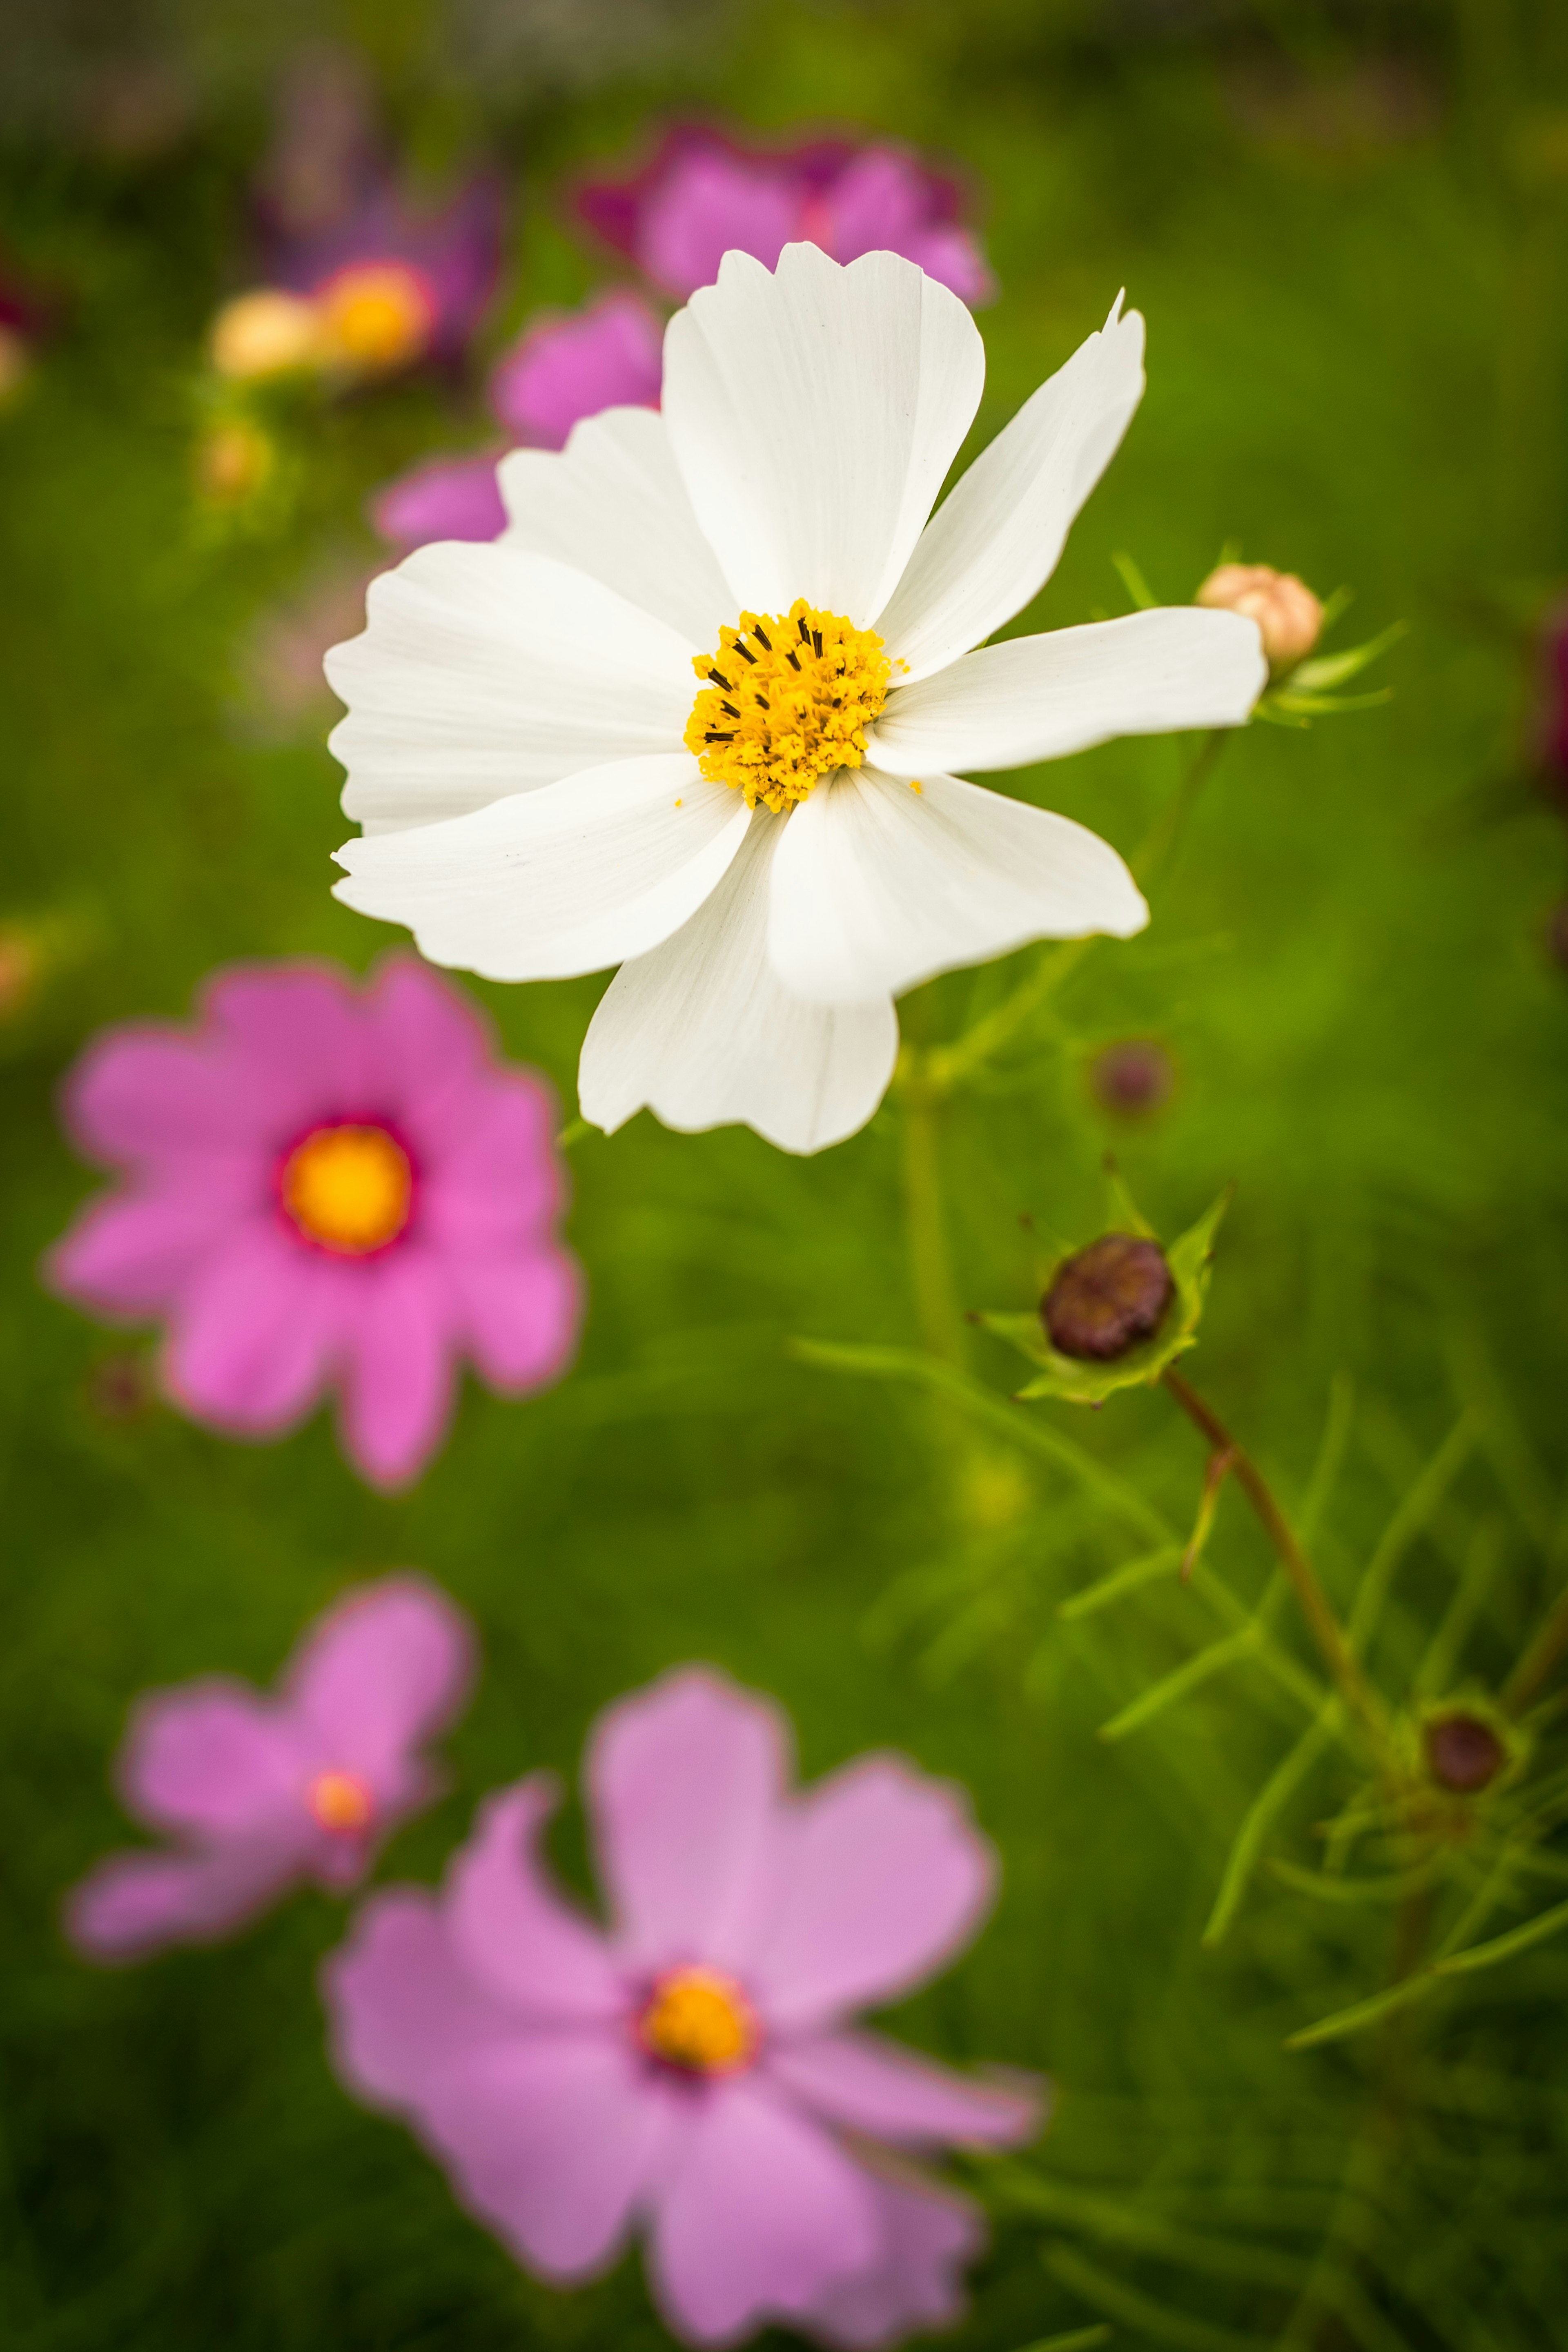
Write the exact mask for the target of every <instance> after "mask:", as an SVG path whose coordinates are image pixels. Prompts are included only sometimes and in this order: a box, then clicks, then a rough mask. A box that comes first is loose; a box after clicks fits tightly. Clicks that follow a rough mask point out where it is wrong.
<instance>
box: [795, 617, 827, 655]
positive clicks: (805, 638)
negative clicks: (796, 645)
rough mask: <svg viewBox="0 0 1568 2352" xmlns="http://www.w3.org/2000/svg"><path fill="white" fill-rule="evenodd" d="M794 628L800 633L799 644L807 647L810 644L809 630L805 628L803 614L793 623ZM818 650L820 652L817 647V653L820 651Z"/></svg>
mask: <svg viewBox="0 0 1568 2352" xmlns="http://www.w3.org/2000/svg"><path fill="white" fill-rule="evenodd" d="M795 627H796V628H797V629H798V630H799V631H800V641H801V644H802V645H803V646H808V645H810V643H811V631H810V630H809V629H808V628H807V627H806V625H805V614H804V613H803V614H801V616H800V618H799V620H798V621H797V622H796V623H795ZM820 650H821V648H820V647H818V651H820Z"/></svg>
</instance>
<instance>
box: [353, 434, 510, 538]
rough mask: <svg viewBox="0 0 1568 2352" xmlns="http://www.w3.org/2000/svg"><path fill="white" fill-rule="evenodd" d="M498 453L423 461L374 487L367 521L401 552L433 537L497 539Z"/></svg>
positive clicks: (500, 517)
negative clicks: (389, 480) (393, 478)
mask: <svg viewBox="0 0 1568 2352" xmlns="http://www.w3.org/2000/svg"><path fill="white" fill-rule="evenodd" d="M499 456H500V452H499V451H497V450H491V451H489V453H488V454H486V455H482V456H479V457H431V458H428V459H426V463H425V464H424V465H422V466H416V467H413V469H412V470H411V471H410V472H408V473H406V474H399V475H398V477H397V478H396V480H395V481H391V482H388V483H387V484H386V485H385V487H384V488H383V489H379V490H377V492H376V494H375V496H374V499H372V500H371V504H370V519H371V521H372V522H373V523H374V526H375V528H376V530H378V531H379V532H380V534H381V536H382V538H383V539H384V540H385V541H387V543H388V545H389V546H392V547H395V548H399V549H401V550H403V551H405V553H411V552H412V551H413V550H414V549H415V548H416V547H428V546H429V545H430V544H431V542H432V541H435V540H437V539H499V538H500V534H501V532H502V531H503V530H505V529H506V509H505V507H504V506H503V505H502V504H501V495H500V484H499V483H498V482H497V480H496V460H497V457H499Z"/></svg>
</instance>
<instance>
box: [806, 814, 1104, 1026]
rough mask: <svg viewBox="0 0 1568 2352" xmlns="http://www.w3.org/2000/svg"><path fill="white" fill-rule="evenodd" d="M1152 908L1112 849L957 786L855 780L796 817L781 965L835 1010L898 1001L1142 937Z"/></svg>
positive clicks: (1084, 832)
mask: <svg viewBox="0 0 1568 2352" xmlns="http://www.w3.org/2000/svg"><path fill="white" fill-rule="evenodd" d="M1148 919H1149V909H1148V908H1147V907H1146V906H1145V905H1144V903H1143V899H1142V895H1141V893H1140V891H1139V889H1138V886H1137V884H1136V883H1135V882H1134V881H1133V879H1132V877H1131V874H1130V873H1129V872H1128V870H1127V867H1126V866H1125V865H1124V864H1123V863H1122V861H1121V857H1120V856H1118V855H1117V853H1116V851H1115V850H1114V849H1112V848H1111V846H1110V843H1109V842H1106V841H1101V840H1100V836H1099V835H1098V834H1093V833H1090V832H1089V830H1088V828H1087V827H1086V826H1084V825H1081V824H1073V823H1072V821H1071V819H1070V818H1068V817H1065V816H1058V815H1055V814H1052V813H1051V812H1050V811H1049V810H1047V809H1037V808H1031V807H1030V806H1029V805H1028V804H1027V803H1025V802H1023V801H1015V800H1009V799H1008V798H1007V797H1006V796H1005V794H1004V793H997V792H992V791H987V790H986V789H985V788H984V786H982V785H978V784H969V783H964V782H962V781H961V780H960V779H959V778H957V777H955V776H947V775H941V774H931V775H927V776H925V777H922V779H921V788H920V790H919V791H918V792H916V791H915V790H914V789H913V787H912V786H911V785H910V782H908V781H907V780H906V779H903V778H900V777H894V776H888V775H883V774H880V773H879V772H878V771H877V770H875V769H870V768H861V769H858V770H850V769H843V770H841V771H840V772H839V773H838V774H837V776H835V777H834V778H832V779H831V781H830V782H826V783H822V784H818V786H817V787H816V791H815V792H814V793H812V795H811V797H810V799H809V800H808V801H806V802H805V803H803V804H802V806H801V807H800V808H799V809H797V810H796V811H795V814H794V815H793V816H792V817H791V819H790V821H789V828H788V831H787V832H786V834H785V835H784V840H783V842H782V843H781V844H780V846H779V851H778V855H777V856H776V858H775V859H774V861H773V891H772V905H771V909H770V917H769V924H768V959H769V961H770V962H771V963H772V965H773V970H774V971H776V972H777V973H778V975H779V977H780V979H781V980H782V981H783V982H784V985H785V986H786V987H788V988H789V989H791V990H792V991H793V992H795V994H796V995H799V996H803V997H807V998H810V999H811V1000H813V1001H814V1002H817V1003H827V1004H847V1003H861V1002H865V1001H872V1000H875V999H877V998H878V997H880V996H884V995H887V994H889V993H893V994H897V993H898V992H900V991H902V990H904V989H906V988H913V987H914V986H915V985H916V984H917V982H921V981H923V980H930V979H931V977H932V976H933V974H935V973H937V972H939V971H954V970H956V969H957V968H959V967H960V966H962V965H964V964H972V963H980V962H984V961H986V960H987V959H988V958H990V957H992V956H996V955H1004V954H1005V953H1006V952H1007V950H1009V949H1012V948H1016V947H1022V946H1024V945H1025V944H1026V941H1028V940H1038V939H1077V938H1080V937H1081V936H1082V935H1083V934H1084V933H1086V932H1089V931H1105V932H1109V933H1110V934H1111V935H1112V936H1114V937H1116V938H1118V939H1124V938H1126V937H1127V936H1128V935H1129V934H1130V933H1131V932H1133V931H1137V930H1141V929H1142V927H1143V925H1144V924H1145V923H1146V922H1147V921H1148Z"/></svg>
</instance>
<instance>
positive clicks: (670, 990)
mask: <svg viewBox="0 0 1568 2352" xmlns="http://www.w3.org/2000/svg"><path fill="white" fill-rule="evenodd" d="M794 823H795V818H793V817H789V818H784V817H775V816H771V815H769V814H768V813H767V812H766V811H765V810H763V809H759V810H758V811H757V814H756V816H755V818H754V820H753V822H752V829H751V832H750V833H749V834H748V835H747V836H746V841H745V846H744V848H743V849H742V853H741V855H740V856H739V857H737V858H736V860H735V862H734V864H733V865H732V866H731V868H730V870H729V872H728V874H726V876H725V877H724V879H723V881H722V882H721V884H720V885H719V887H718V888H717V889H716V890H715V891H714V893H713V896H712V897H711V898H710V899H709V900H708V901H707V903H706V905H705V906H704V907H703V908H701V910H700V913H698V914H696V915H694V916H693V917H692V919H691V920H690V922H689V923H688V924H687V926H686V929H684V930H683V931H678V932H677V933H676V935H675V937H674V938H673V939H671V940H666V942H665V944H664V945H663V947H661V948H656V949H655V950H654V951H653V953H652V954H651V955H646V956H641V957H639V958H638V959H637V961H636V962H635V963H628V964H625V965H623V967H622V969H621V970H620V971H618V972H617V973H616V977H615V979H614V980H613V981H612V982H610V985H609V987H608V989H607V990H606V991H605V994H604V996H603V997H602V999H601V1000H600V1003H599V1009H598V1011H597V1012H596V1013H595V1015H594V1018H593V1020H592V1022H591V1023H590V1024H589V1027H588V1034H587V1036H586V1037H585V1038H584V1041H583V1061H582V1066H581V1068H580V1070H579V1071H578V1075H577V1090H578V1095H579V1097H580V1099H581V1102H582V1107H583V1116H584V1118H588V1119H592V1120H593V1122H594V1125H595V1127H602V1128H604V1129H605V1132H606V1133H609V1134H613V1133H614V1131H615V1129H616V1128H617V1127H620V1126H621V1125H623V1124H624V1122H625V1121H626V1119H628V1118H630V1117H631V1116H632V1113H633V1112H634V1111H637V1110H641V1109H642V1108H644V1106H645V1105H646V1106H647V1108H648V1109H649V1110H651V1111H652V1112H654V1114H655V1115H656V1117H658V1118H661V1119H662V1120H663V1121H664V1123H665V1125H666V1127H674V1128H679V1129H682V1130H683V1131H684V1132H685V1133H687V1134H692V1133H695V1132H697V1131H698V1130H699V1129H703V1128H709V1127H724V1126H728V1125H730V1124H731V1123H732V1122H737V1121H739V1122H741V1123H742V1124H744V1125H745V1126H747V1127H754V1128H755V1129H756V1130H757V1133H758V1134H759V1135H763V1136H765V1137H766V1138H767V1139H768V1141H769V1142H770V1143H776V1144H777V1145H778V1146H779V1147H780V1149H781V1150H784V1151H821V1150H823V1149H824V1148H825V1147H826V1145H827V1144H830V1143H838V1142H841V1141H842V1139H844V1137H845V1136H847V1135H853V1134H854V1133H855V1131H856V1129H857V1128H861V1127H864V1126H865V1124H866V1121H867V1120H868V1118H870V1116H871V1114H872V1112H873V1111H874V1110H875V1109H876V1108H877V1105H878V1104H879V1102H880V1101H881V1099H882V1097H883V1095H884V1094H885V1093H886V1092H887V1089H888V1081H889V1078H890V1077H891V1076H892V1075H893V1064H894V1062H895V1061H896V1060H897V1058H898V1051H899V1024H898V1020H897V1018H896V1016H895V1014H894V1012H893V1008H892V1005H891V1004H890V1003H889V1001H888V999H887V998H886V997H883V999H882V1000H881V1002H880V1003H876V1004H856V1005H847V1006H843V1005H840V1006H837V1007H833V1008H828V1007H826V1006H824V1005H819V1004H803V1003H801V1001H800V999H799V998H798V997H795V996H791V995H790V994H789V993H788V992H787V991H786V990H785V989H784V987H782V986H781V984H780V982H778V980H777V979H776V978H775V977H774V975H773V971H772V970H771V968H770V967H769V964H768V960H767V953H766V932H767V922H768V875H769V869H770V867H771V866H772V865H773V857H774V855H775V852H776V851H777V848H778V846H779V843H780V838H781V835H785V834H787V831H788V828H789V826H790V825H791V824H794Z"/></svg>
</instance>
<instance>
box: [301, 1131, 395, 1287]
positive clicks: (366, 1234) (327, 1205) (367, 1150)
mask: <svg viewBox="0 0 1568 2352" xmlns="http://www.w3.org/2000/svg"><path fill="white" fill-rule="evenodd" d="M278 1191H279V1198H280V1200H281V1202H282V1204H283V1207H284V1209H285V1210H286V1212H287V1213H288V1214H289V1217H290V1218H291V1219H292V1221H293V1223H295V1225H296V1226H297V1227H298V1228H299V1230H300V1233H301V1234H303V1236H304V1238H305V1239H306V1240H307V1241H308V1242H313V1243H314V1244H316V1246H317V1248H318V1249H324V1250H331V1252H332V1253H333V1255H335V1256H340V1257H364V1256H366V1255H369V1253H370V1252H372V1251H373V1250H380V1249H384V1248H385V1247H386V1245H387V1244H388V1243H389V1242H394V1241H395V1240H396V1239H397V1236H398V1234H400V1233H401V1232H402V1231H403V1229H404V1227H405V1224H406V1223H408V1213H409V1210H410V1208H411V1206H412V1205H413V1198H414V1171H413V1170H412V1169H411V1168H410V1166H409V1164H408V1154H407V1153H406V1152H405V1150H404V1149H403V1146H402V1145H401V1144H400V1143H399V1142H398V1140H397V1139H396V1137H395V1136H393V1135H389V1134H388V1133H387V1130H386V1129H385V1128H384V1127H361V1126H358V1125H356V1124H353V1123H352V1122H350V1123H345V1124H344V1125H342V1126H338V1127H318V1128H316V1129H313V1131H312V1132H311V1133H310V1135H308V1136H306V1138H305V1139H304V1141H303V1142H302V1143H298V1144H296V1145H295V1147H294V1149H293V1150H292V1151H291V1152H290V1153H289V1157H288V1159H287V1160H285V1161H284V1163H283V1166H282V1168H281V1169H280V1171H279V1177H278Z"/></svg>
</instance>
